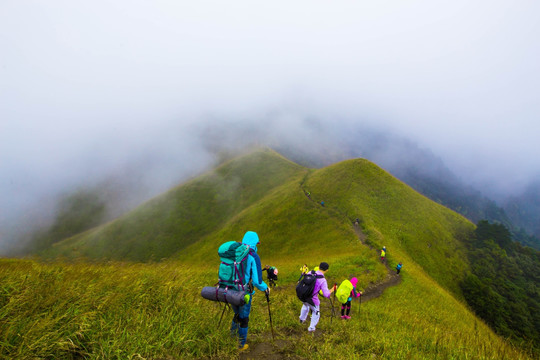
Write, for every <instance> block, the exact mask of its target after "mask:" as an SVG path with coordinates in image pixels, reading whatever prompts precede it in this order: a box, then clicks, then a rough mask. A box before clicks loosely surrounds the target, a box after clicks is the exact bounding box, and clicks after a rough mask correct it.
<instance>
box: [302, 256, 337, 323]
mask: <svg viewBox="0 0 540 360" xmlns="http://www.w3.org/2000/svg"><path fill="white" fill-rule="evenodd" d="M328 268H329V265H328V264H327V263H325V262H322V263H321V264H320V265H319V270H317V275H319V276H320V277H319V276H318V277H317V281H316V282H315V288H314V289H313V297H312V298H311V299H310V300H311V301H310V302H304V303H302V310H301V311H300V323H302V324H303V323H304V322H305V321H306V319H307V316H308V313H309V311H310V310H311V323H310V324H309V328H308V331H310V332H313V331H315V327H316V326H317V323H318V322H319V319H320V318H321V313H320V305H321V303H320V301H319V291H320V292H321V293H322V295H323V296H324V297H327V298H330V295H331V294H332V292H333V291H334V288H332V289H331V290H328V284H327V283H326V279H325V278H324V274H325V273H326V272H327V271H328Z"/></svg>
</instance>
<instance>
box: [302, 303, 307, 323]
mask: <svg viewBox="0 0 540 360" xmlns="http://www.w3.org/2000/svg"><path fill="white" fill-rule="evenodd" d="M308 313H309V305H308V304H306V303H303V304H302V310H301V311H300V321H302V322H304V321H306V319H307V316H308Z"/></svg>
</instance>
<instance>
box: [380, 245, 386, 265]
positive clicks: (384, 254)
mask: <svg viewBox="0 0 540 360" xmlns="http://www.w3.org/2000/svg"><path fill="white" fill-rule="evenodd" d="M385 258H386V246H383V247H382V250H381V262H384V259H385Z"/></svg>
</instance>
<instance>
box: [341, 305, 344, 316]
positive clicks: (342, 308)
mask: <svg viewBox="0 0 540 360" xmlns="http://www.w3.org/2000/svg"><path fill="white" fill-rule="evenodd" d="M343 315H345V304H341V316H343Z"/></svg>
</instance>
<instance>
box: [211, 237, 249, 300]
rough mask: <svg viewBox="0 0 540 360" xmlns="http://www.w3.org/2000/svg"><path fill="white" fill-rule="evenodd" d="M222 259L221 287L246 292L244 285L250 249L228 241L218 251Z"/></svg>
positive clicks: (220, 265)
mask: <svg viewBox="0 0 540 360" xmlns="http://www.w3.org/2000/svg"><path fill="white" fill-rule="evenodd" d="M218 255H219V257H220V259H221V264H219V271H218V277H219V287H222V288H226V289H228V288H233V289H235V290H238V291H240V290H246V289H245V288H246V287H247V284H244V281H245V275H246V268H247V258H248V255H249V247H248V246H247V245H244V244H242V243H239V242H236V241H227V242H226V243H224V244H222V245H221V246H220V247H219V249H218Z"/></svg>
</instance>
